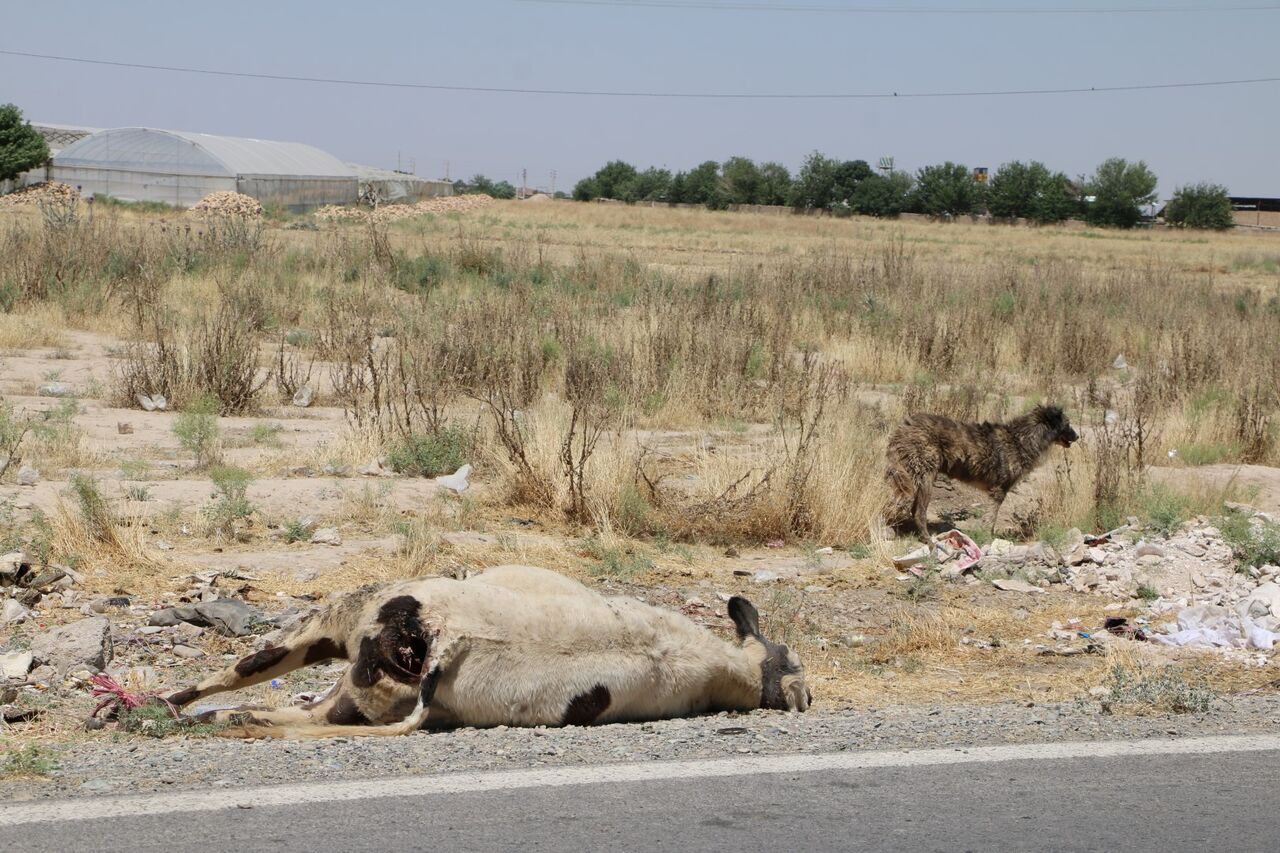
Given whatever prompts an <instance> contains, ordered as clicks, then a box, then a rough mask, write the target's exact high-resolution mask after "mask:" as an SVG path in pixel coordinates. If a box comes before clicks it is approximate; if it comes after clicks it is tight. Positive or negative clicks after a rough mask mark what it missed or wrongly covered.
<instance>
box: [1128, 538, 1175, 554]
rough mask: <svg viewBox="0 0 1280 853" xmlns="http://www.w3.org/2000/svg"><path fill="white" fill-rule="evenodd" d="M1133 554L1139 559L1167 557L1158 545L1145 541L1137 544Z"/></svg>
mask: <svg viewBox="0 0 1280 853" xmlns="http://www.w3.org/2000/svg"><path fill="white" fill-rule="evenodd" d="M1134 553H1136V554H1137V555H1138V556H1139V557H1164V556H1167V555H1166V554H1165V550H1164V549H1163V548H1161V547H1160V546H1159V545H1152V544H1151V543H1150V542H1146V541H1143V542H1139V543H1138V548H1137V550H1136V551H1135V552H1134Z"/></svg>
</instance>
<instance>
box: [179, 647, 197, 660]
mask: <svg viewBox="0 0 1280 853" xmlns="http://www.w3.org/2000/svg"><path fill="white" fill-rule="evenodd" d="M173 656H174V657H179V658H184V659H186V660H195V659H196V658H202V657H204V652H202V651H200V650H199V649H193V648H191V646H174V647H173Z"/></svg>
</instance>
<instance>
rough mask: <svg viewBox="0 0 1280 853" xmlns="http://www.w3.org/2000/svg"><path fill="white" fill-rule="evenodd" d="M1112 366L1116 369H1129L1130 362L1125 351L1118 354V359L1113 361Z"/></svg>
mask: <svg viewBox="0 0 1280 853" xmlns="http://www.w3.org/2000/svg"><path fill="white" fill-rule="evenodd" d="M1111 367H1112V368H1113V369H1114V370H1128V369H1129V362H1128V361H1126V360H1125V357H1124V353H1121V354H1120V355H1118V356H1116V360H1115V361H1113V362H1111Z"/></svg>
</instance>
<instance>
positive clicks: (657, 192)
mask: <svg viewBox="0 0 1280 853" xmlns="http://www.w3.org/2000/svg"><path fill="white" fill-rule="evenodd" d="M670 192H671V172H670V171H668V170H667V169H659V168H657V167H656V166H650V167H649V168H647V169H645V170H644V171H643V172H637V173H636V176H635V177H634V178H632V179H631V180H630V181H627V182H626V183H624V184H622V185H621V186H620V187H618V190H617V193H618V198H620V199H622V200H623V201H626V202H636V201H666V200H667V197H668V195H669V194H670Z"/></svg>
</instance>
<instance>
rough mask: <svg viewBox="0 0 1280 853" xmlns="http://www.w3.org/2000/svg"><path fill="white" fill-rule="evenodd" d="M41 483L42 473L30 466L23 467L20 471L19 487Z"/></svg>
mask: <svg viewBox="0 0 1280 853" xmlns="http://www.w3.org/2000/svg"><path fill="white" fill-rule="evenodd" d="M38 482H40V472H39V471H37V470H36V469H35V468H32V467H31V466H30V465H23V466H22V467H21V468H19V469H18V485H19V486H34V485H35V484H36V483H38Z"/></svg>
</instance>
